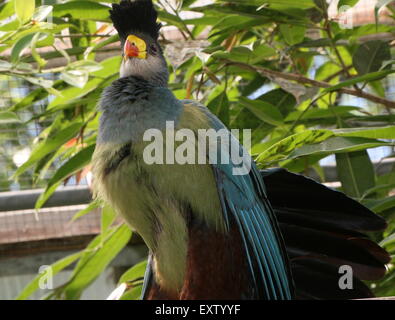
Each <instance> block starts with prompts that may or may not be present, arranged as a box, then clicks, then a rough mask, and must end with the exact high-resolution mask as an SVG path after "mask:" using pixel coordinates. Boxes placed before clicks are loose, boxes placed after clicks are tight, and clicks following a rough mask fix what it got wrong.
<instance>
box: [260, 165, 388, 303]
mask: <svg viewBox="0 0 395 320" xmlns="http://www.w3.org/2000/svg"><path fill="white" fill-rule="evenodd" d="M261 174H262V177H263V179H264V181H265V185H266V188H267V194H268V199H269V201H270V203H271V204H272V206H273V209H274V212H275V214H276V216H277V219H278V221H279V224H280V229H281V232H282V234H283V237H284V241H285V246H286V250H287V254H288V256H289V258H290V262H291V271H292V274H293V279H294V282H295V288H296V295H297V297H299V298H301V299H355V298H363V297H371V296H373V294H372V293H371V291H370V290H369V288H368V287H367V286H366V285H365V284H364V283H363V282H362V281H361V280H377V279H380V278H381V277H382V276H383V275H384V274H385V271H386V269H385V264H386V263H388V262H389V261H390V257H389V255H388V253H387V252H386V251H385V250H384V249H382V248H381V247H379V246H378V245H377V244H376V243H374V242H373V241H371V240H369V238H368V237H367V235H365V234H364V232H366V231H379V230H383V229H385V227H386V222H385V220H384V219H382V218H381V217H379V216H377V215H376V214H374V213H373V212H371V211H370V210H369V209H367V208H366V207H364V206H363V205H361V204H360V203H358V202H356V201H354V200H352V199H350V198H349V197H347V196H346V195H344V194H343V193H341V192H338V191H336V190H333V189H330V188H327V187H325V186H324V185H322V184H319V183H317V182H315V181H314V180H312V179H309V178H306V177H304V176H301V175H297V174H293V173H290V172H288V171H286V170H284V169H271V170H265V171H262V172H261ZM342 265H348V266H351V267H352V270H353V276H354V279H353V280H354V281H353V289H352V290H350V289H345V290H342V289H341V288H340V286H339V284H338V283H339V278H340V277H341V274H339V267H340V266H342Z"/></svg>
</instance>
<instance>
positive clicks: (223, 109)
mask: <svg viewBox="0 0 395 320" xmlns="http://www.w3.org/2000/svg"><path fill="white" fill-rule="evenodd" d="M207 107H208V108H209V109H210V110H211V111H212V112H213V113H214V114H215V115H216V116H217V117H218V118H220V119H221V121H222V122H223V123H224V124H225V125H226V126H228V125H229V99H228V95H227V93H226V91H223V92H221V93H220V94H219V95H218V96H217V97H215V98H214V99H213V100H211V101H210V103H209V104H208V105H207Z"/></svg>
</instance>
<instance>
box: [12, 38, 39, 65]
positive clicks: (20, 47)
mask: <svg viewBox="0 0 395 320" xmlns="http://www.w3.org/2000/svg"><path fill="white" fill-rule="evenodd" d="M34 35H35V33H30V34H28V35H26V36H24V37H23V38H21V39H19V40H18V41H17V42H16V43H15V44H14V46H13V47H12V50H11V61H12V63H16V62H17V61H18V60H19V58H20V57H21V55H22V54H23V52H24V50H25V49H26V48H27V47H29V46H30V44H31V42H32V40H33V38H34Z"/></svg>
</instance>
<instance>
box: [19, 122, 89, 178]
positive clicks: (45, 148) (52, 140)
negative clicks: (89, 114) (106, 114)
mask: <svg viewBox="0 0 395 320" xmlns="http://www.w3.org/2000/svg"><path fill="white" fill-rule="evenodd" d="M82 125H83V124H82V123H80V122H79V123H74V124H72V125H70V126H68V127H67V128H65V129H63V130H61V131H59V132H58V133H57V134H56V135H55V136H52V137H49V138H48V139H46V140H45V141H43V142H42V143H40V144H39V145H38V146H37V147H36V148H35V149H34V150H33V151H32V154H31V155H30V158H29V160H27V161H26V162H25V163H24V164H23V165H22V166H21V167H19V168H18V170H17V171H16V172H15V174H14V175H13V179H15V178H16V177H18V176H20V175H21V174H22V173H23V172H25V171H26V170H27V169H29V168H30V167H32V166H33V165H34V164H35V163H36V162H38V161H39V160H41V159H42V158H44V157H45V156H46V155H48V154H50V153H51V152H53V151H55V150H57V149H58V148H60V147H61V146H62V145H64V144H65V143H66V142H67V141H69V140H70V139H71V138H73V137H75V136H76V134H77V133H78V132H79V130H80V129H81V127H82Z"/></svg>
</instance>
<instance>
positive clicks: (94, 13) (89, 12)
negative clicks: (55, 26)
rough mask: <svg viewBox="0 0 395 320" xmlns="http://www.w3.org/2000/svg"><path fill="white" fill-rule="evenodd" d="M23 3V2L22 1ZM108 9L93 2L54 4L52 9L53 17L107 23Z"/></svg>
mask: <svg viewBox="0 0 395 320" xmlns="http://www.w3.org/2000/svg"><path fill="white" fill-rule="evenodd" d="M22 1H24V0H22ZM108 10H109V8H108V7H107V6H105V5H102V4H100V3H98V2H93V1H86V0H85V1H71V2H66V3H61V4H55V5H54V8H53V15H54V17H63V16H66V15H70V16H72V17H73V19H79V20H93V21H108V19H109V13H108Z"/></svg>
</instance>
